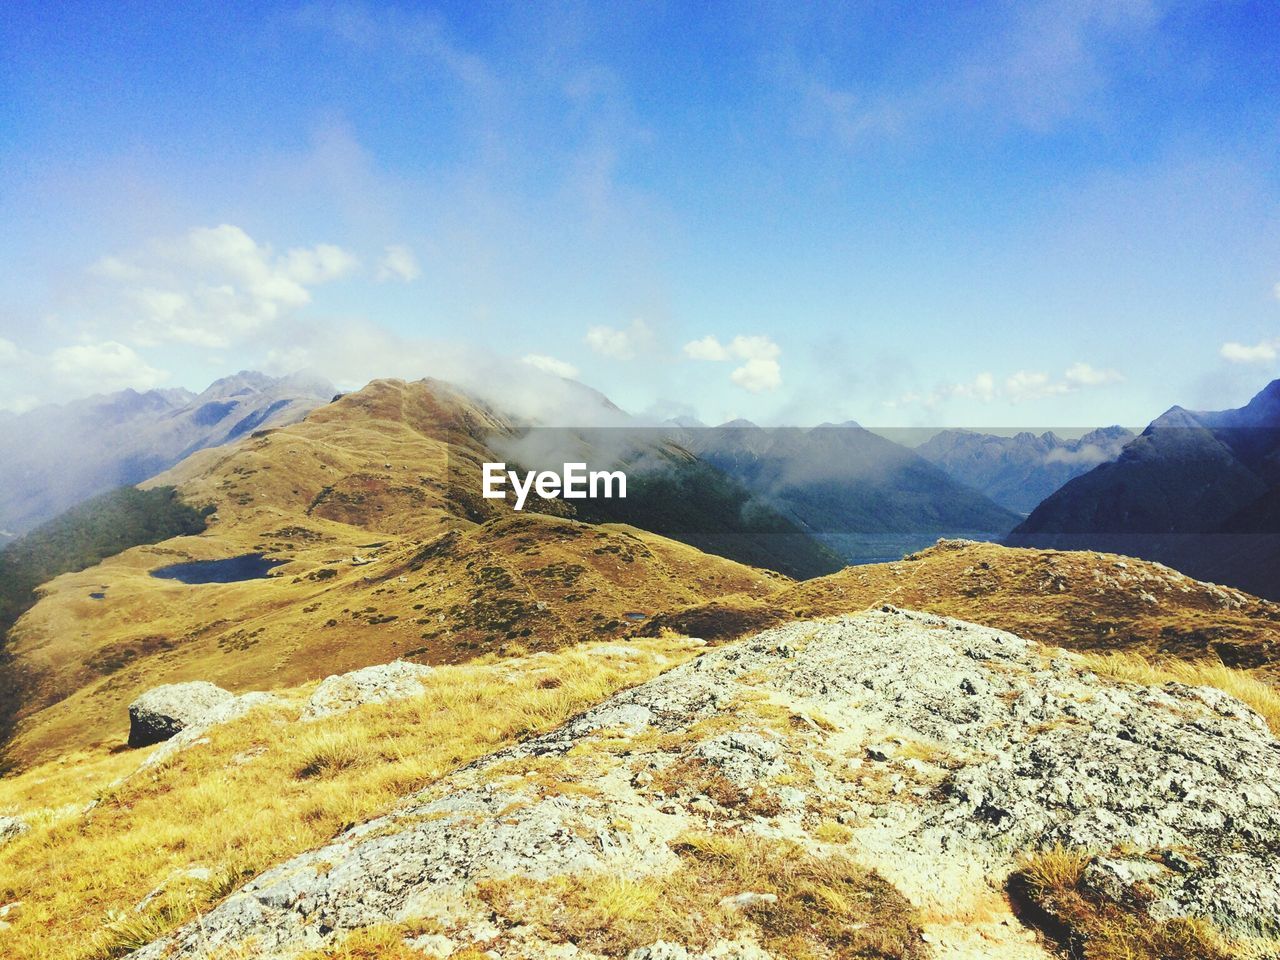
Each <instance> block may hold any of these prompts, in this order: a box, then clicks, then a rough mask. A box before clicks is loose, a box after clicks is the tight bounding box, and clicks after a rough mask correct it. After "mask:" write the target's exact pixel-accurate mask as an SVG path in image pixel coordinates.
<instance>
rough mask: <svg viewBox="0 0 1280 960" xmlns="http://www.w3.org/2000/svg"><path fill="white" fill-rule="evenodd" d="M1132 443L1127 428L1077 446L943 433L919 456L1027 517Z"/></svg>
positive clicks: (1051, 436) (1045, 437)
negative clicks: (1041, 502) (1046, 501)
mask: <svg viewBox="0 0 1280 960" xmlns="http://www.w3.org/2000/svg"><path fill="white" fill-rule="evenodd" d="M1132 439H1133V432H1132V431H1130V430H1126V429H1125V428H1124V427H1104V428H1102V429H1098V430H1091V431H1090V432H1089V433H1086V434H1085V435H1084V436H1082V437H1079V438H1078V439H1075V440H1063V439H1062V438H1061V437H1059V436H1058V435H1057V434H1055V433H1053V432H1052V431H1048V432H1045V433H1042V434H1040V435H1039V436H1037V435H1036V434H1034V433H1031V432H1029V431H1023V432H1022V433H1018V434H1016V435H1014V436H1012V437H1001V436H996V435H995V434H990V433H975V432H973V431H970V430H942V431H940V432H938V433H936V434H934V435H933V436H932V437H930V438H929V439H928V440H927V441H925V442H924V443H923V444H921V445H920V446H918V447H916V453H918V454H920V456H922V457H924V458H925V459H926V460H928V461H929V462H930V463H932V464H936V465H937V466H939V467H941V468H942V469H943V470H945V471H946V472H947V474H948V475H949V476H950V477H952V478H953V479H955V480H958V481H960V482H961V483H963V484H964V485H965V486H969V487H972V488H973V489H975V490H979V491H981V492H982V493H984V494H986V495H987V496H988V497H990V498H991V499H992V500H994V501H995V502H996V503H998V504H1000V505H1001V506H1002V507H1005V508H1007V509H1009V510H1012V511H1014V512H1015V513H1019V514H1023V515H1026V514H1028V513H1030V512H1031V511H1032V510H1034V509H1035V508H1036V506H1037V505H1038V504H1039V503H1040V501H1042V500H1043V499H1045V497H1047V496H1049V494H1051V493H1053V492H1054V491H1055V490H1057V489H1058V488H1059V487H1061V486H1062V485H1063V484H1064V483H1066V482H1067V481H1068V480H1070V479H1072V478H1073V477H1078V476H1080V474H1082V473H1085V472H1087V471H1089V470H1091V469H1093V468H1094V467H1096V466H1097V465H1098V464H1100V463H1106V462H1107V461H1109V460H1114V459H1115V458H1116V457H1117V456H1119V455H1120V451H1121V449H1123V447H1124V445H1125V444H1126V443H1128V442H1129V441H1130V440H1132Z"/></svg>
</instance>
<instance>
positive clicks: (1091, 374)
mask: <svg viewBox="0 0 1280 960" xmlns="http://www.w3.org/2000/svg"><path fill="white" fill-rule="evenodd" d="M1123 381H1124V376H1123V375H1122V374H1121V373H1120V372H1119V371H1117V370H1110V369H1101V368H1098V367H1095V366H1093V365H1091V364H1088V363H1074V364H1072V365H1071V366H1070V367H1068V368H1067V369H1066V370H1065V371H1063V373H1062V375H1061V376H1059V377H1055V376H1053V375H1051V374H1049V373H1047V372H1045V371H1043V370H1018V371H1016V372H1014V373H1012V374H1010V375H1009V376H1007V377H1005V378H1004V381H1003V382H1000V381H998V380H997V378H996V376H995V375H994V374H992V373H990V372H983V373H979V374H978V375H977V376H975V377H974V378H973V379H972V380H968V381H964V382H961V383H943V384H939V385H938V386H936V387H934V388H933V389H932V390H930V391H929V392H927V393H916V392H911V393H906V394H903V395H902V396H900V397H898V398H897V399H896V400H888V401H885V402H884V406H886V407H889V408H891V409H896V408H899V407H912V406H919V407H924V408H925V409H930V410H931V409H934V408H937V407H939V406H941V405H942V404H944V403H945V402H946V401H948V400H977V401H980V402H982V403H992V402H995V401H998V400H1003V401H1006V402H1009V403H1022V402H1024V401H1030V400H1042V399H1044V398H1045V397H1058V396H1064V395H1066V394H1070V393H1076V392H1078V391H1080V390H1088V389H1092V388H1096V387H1104V386H1108V385H1110V384H1116V383H1121V382H1123Z"/></svg>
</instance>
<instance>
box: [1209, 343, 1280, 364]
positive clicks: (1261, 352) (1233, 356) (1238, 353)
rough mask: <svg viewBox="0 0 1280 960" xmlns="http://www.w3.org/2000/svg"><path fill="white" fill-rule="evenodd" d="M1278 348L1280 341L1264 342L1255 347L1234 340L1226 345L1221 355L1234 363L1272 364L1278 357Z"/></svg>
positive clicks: (1223, 346)
mask: <svg viewBox="0 0 1280 960" xmlns="http://www.w3.org/2000/svg"><path fill="white" fill-rule="evenodd" d="M1277 347H1280V340H1263V341H1262V342H1261V343H1255V344H1254V345H1253V346H1248V345H1246V344H1243V343H1236V342H1235V341H1234V340H1233V341H1231V342H1230V343H1224V344H1223V345H1222V349H1221V350H1219V353H1221V354H1222V356H1223V357H1224V358H1225V359H1227V360H1230V361H1231V362H1232V363H1270V362H1271V361H1272V360H1274V359H1275V358H1276V356H1277V353H1276V348H1277Z"/></svg>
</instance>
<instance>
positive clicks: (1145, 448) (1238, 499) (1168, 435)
mask: <svg viewBox="0 0 1280 960" xmlns="http://www.w3.org/2000/svg"><path fill="white" fill-rule="evenodd" d="M1278 501H1280V380H1275V381H1272V382H1271V383H1270V384H1269V385H1268V386H1267V387H1266V388H1265V389H1263V390H1262V391H1261V392H1260V393H1258V395H1257V396H1255V397H1254V398H1253V399H1252V400H1251V401H1250V402H1249V403H1248V404H1246V405H1245V406H1243V407H1240V408H1238V409H1232V410H1218V411H1192V410H1186V409H1184V408H1182V407H1177V406H1175V407H1172V408H1171V409H1169V410H1168V411H1166V412H1165V413H1164V414H1162V415H1161V416H1160V417H1158V418H1157V419H1155V420H1154V421H1152V423H1151V424H1150V425H1149V426H1148V427H1147V428H1146V430H1144V431H1143V432H1142V434H1141V436H1139V437H1137V438H1136V439H1134V440H1133V441H1131V442H1130V443H1129V444H1128V445H1127V446H1126V447H1125V448H1124V450H1123V451H1122V452H1121V454H1120V456H1119V457H1118V458H1117V459H1116V460H1115V461H1114V462H1112V463H1104V464H1102V465H1100V466H1098V467H1096V468H1094V469H1093V470H1091V471H1089V472H1088V473H1086V474H1084V475H1083V476H1080V477H1077V478H1076V479H1074V480H1072V481H1070V482H1069V483H1067V484H1066V485H1065V486H1064V487H1063V488H1062V489H1061V490H1059V491H1058V492H1057V493H1055V494H1053V495H1052V496H1050V497H1049V498H1048V499H1047V500H1045V501H1044V503H1042V504H1040V506H1039V507H1037V508H1036V509H1035V510H1034V511H1033V512H1032V513H1031V515H1030V516H1029V517H1027V519H1026V520H1025V521H1024V522H1023V523H1022V524H1021V525H1020V526H1019V527H1018V528H1017V529H1016V530H1015V531H1014V532H1013V534H1012V535H1011V537H1010V542H1011V543H1014V544H1018V545H1028V546H1052V547H1059V548H1070V549H1097V550H1112V551H1115V552H1119V553H1128V554H1131V555H1133V556H1138V557H1144V558H1148V559H1153V560H1159V561H1161V562H1164V563H1167V564H1169V565H1170V566H1173V567H1176V568H1178V569H1179V570H1182V571H1184V572H1185V573H1188V574H1191V575H1192V576H1195V577H1199V578H1200V579H1204V580H1213V581H1216V582H1219V583H1227V584H1231V585H1233V586H1239V587H1242V588H1244V589H1247V590H1250V591H1252V592H1254V593H1257V594H1259V595H1261V596H1266V597H1271V598H1276V597H1280V572H1278V571H1280V524H1278V523H1277V522H1276V518H1277V516H1280V513H1278V512H1277V509H1276V505H1277V502H1278Z"/></svg>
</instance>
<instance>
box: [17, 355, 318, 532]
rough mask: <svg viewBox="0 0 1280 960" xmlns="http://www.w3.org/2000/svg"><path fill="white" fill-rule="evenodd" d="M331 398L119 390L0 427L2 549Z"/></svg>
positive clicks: (258, 390)
mask: <svg viewBox="0 0 1280 960" xmlns="http://www.w3.org/2000/svg"><path fill="white" fill-rule="evenodd" d="M333 392H334V391H333V388H332V387H331V386H329V385H328V384H327V383H324V382H323V381H321V380H318V379H316V378H313V377H307V376H301V375H295V376H289V377H279V378H276V377H269V376H266V375H264V374H261V373H254V372H250V371H244V372H241V373H238V374H236V375H234V376H230V377H224V378H222V379H220V380H217V381H216V382H214V383H213V384H211V385H210V386H209V387H208V389H206V390H205V391H203V392H202V393H199V394H194V393H191V392H190V391H188V390H181V389H175V390H149V391H147V392H145V393H138V392H136V391H134V390H123V391H120V392H119V393H113V394H108V395H105V396H94V397H89V398H87V399H84V400H75V401H72V402H70V403H66V404H61V405H49V406H43V407H37V408H36V409H34V410H29V411H27V412H25V413H22V414H17V415H13V416H9V417H6V418H3V419H0V452H2V454H3V455H2V456H0V544H3V543H5V542H6V541H8V540H11V539H13V538H14V537H15V536H18V535H20V534H22V533H25V532H26V531H28V530H30V529H31V528H33V527H35V526H37V525H38V524H40V523H41V522H43V521H45V520H49V519H52V518H53V517H54V516H56V515H57V514H59V513H61V512H62V511H63V510H66V509H68V508H69V507H72V506H74V505H75V504H77V503H79V502H81V501H83V500H86V499H88V498H89V497H92V496H94V495H96V494H99V493H104V492H106V491H108V490H111V489H114V488H116V487H122V486H130V485H132V484H136V483H141V482H142V481H143V480H146V479H148V478H150V477H153V476H155V475H156V474H157V473H160V472H161V471H163V470H167V469H168V468H169V467H171V466H173V465H174V464H175V463H177V462H178V461H179V460H181V459H182V458H183V457H186V456H188V455H189V454H191V453H194V452H195V451H197V450H201V449H203V448H205V447H210V446H217V445H219V444H224V443H228V442H230V441H232V440H235V439H238V438H240V437H243V436H246V435H248V434H250V433H252V432H253V431H255V430H259V429H262V428H265V427H273V426H280V425H283V424H286V423H293V422H294V421H297V420H300V419H302V418H303V417H304V416H306V414H307V413H308V412H309V411H311V410H313V409H315V408H316V407H317V406H319V405H320V404H322V403H327V402H328V401H329V399H330V398H331V397H332V396H333Z"/></svg>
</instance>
